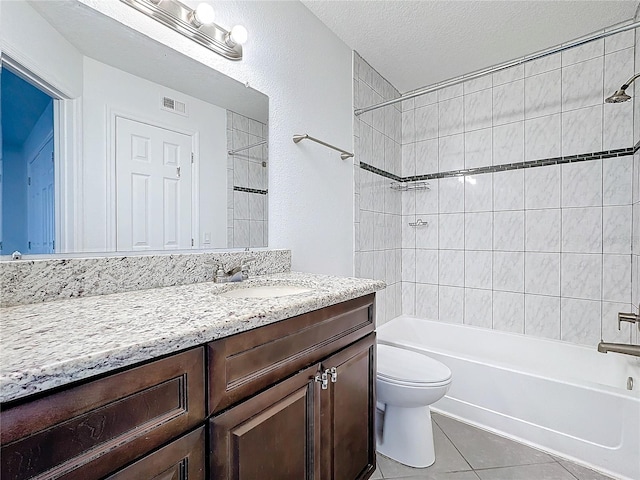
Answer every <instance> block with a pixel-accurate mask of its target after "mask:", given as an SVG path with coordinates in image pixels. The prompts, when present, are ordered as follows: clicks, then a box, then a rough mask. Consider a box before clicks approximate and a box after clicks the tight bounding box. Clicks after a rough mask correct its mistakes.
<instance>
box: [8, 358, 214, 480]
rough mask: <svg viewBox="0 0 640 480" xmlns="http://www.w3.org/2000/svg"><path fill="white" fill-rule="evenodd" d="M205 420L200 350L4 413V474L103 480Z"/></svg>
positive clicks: (13, 478)
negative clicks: (100, 479)
mask: <svg viewBox="0 0 640 480" xmlns="http://www.w3.org/2000/svg"><path fill="white" fill-rule="evenodd" d="M204 419H205V374H204V350H203V348H202V347H199V348H194V349H192V350H188V351H185V352H182V353H178V354H175V355H172V356H170V357H166V358H164V359H161V360H156V361H154V362H151V363H148V364H146V365H142V366H139V367H135V368H131V369H130V370H126V371H123V372H120V373H117V374H114V375H110V376H108V377H104V378H101V379H98V380H93V381H90V382H87V383H85V384H82V385H79V386H75V387H71V388H69V389H67V390H63V391H60V392H57V393H53V394H51V395H48V396H45V397H42V398H39V399H37V400H33V401H27V402H26V403H23V404H20V405H17V406H13V407H10V408H6V409H3V410H2V411H1V412H0V424H1V425H2V429H1V430H0V442H1V445H2V449H1V451H0V468H1V470H0V471H1V473H0V476H1V477H2V480H24V479H30V478H38V479H49V478H51V479H53V478H55V479H60V480H91V479H99V478H103V477H104V476H105V475H108V474H110V473H112V472H114V471H115V470H117V469H119V468H121V467H123V466H124V465H127V464H128V463H130V462H132V461H134V460H136V459H138V458H141V457H142V456H143V455H145V454H146V453H147V452H150V451H152V450H153V449H155V448H157V447H159V446H160V445H163V444H164V443H166V442H168V441H169V440H171V439H173V438H176V437H177V436H179V435H181V434H182V433H184V432H186V431H188V430H190V429H191V428H195V427H196V426H197V425H198V424H201V423H202V422H203V421H204Z"/></svg>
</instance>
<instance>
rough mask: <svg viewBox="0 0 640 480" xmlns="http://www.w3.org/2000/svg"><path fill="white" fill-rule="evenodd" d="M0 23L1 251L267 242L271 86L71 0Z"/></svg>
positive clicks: (19, 9)
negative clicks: (236, 75) (235, 75)
mask: <svg viewBox="0 0 640 480" xmlns="http://www.w3.org/2000/svg"><path fill="white" fill-rule="evenodd" d="M123 5H124V4H123ZM123 8H128V7H126V6H124V7H123ZM131 15H139V13H138V12H136V11H135V10H133V9H132V10H131ZM0 22H1V25H0V51H1V55H2V69H1V70H0V82H1V90H0V95H1V98H0V103H1V107H2V112H1V117H0V120H1V123H2V137H1V142H2V149H1V153H0V169H1V171H2V175H1V177H0V178H1V182H0V198H1V205H0V212H1V213H0V215H1V218H0V241H1V242H2V243H1V245H2V249H1V252H0V253H1V254H2V255H10V254H11V253H12V252H13V251H15V250H18V251H20V252H21V253H23V254H51V253H67V254H68V253H85V252H120V251H123V252H132V251H135V252H143V251H158V250H181V251H183V250H192V249H198V250H201V249H210V248H237V247H263V246H267V244H268V243H267V237H268V226H267V191H268V186H267V178H268V174H267V170H268V158H267V138H268V133H267V129H268V126H267V120H268V105H269V100H268V98H267V97H266V96H265V95H264V94H262V93H260V92H258V91H256V90H254V89H252V88H247V87H245V85H243V84H241V83H240V82H237V81H236V80H233V79H231V78H229V77H227V76H225V75H223V74H221V73H220V72H217V71H215V70H213V69H211V68H209V67H207V66H205V65H203V64H201V63H199V62H197V61H195V60H193V59H191V58H189V57H186V56H184V55H182V54H180V53H178V52H176V51H174V50H172V49H170V48H169V47H166V46H165V45H162V44H160V43H158V42H156V41H155V40H153V39H151V38H149V37H147V36H145V35H142V34H141V33H140V32H137V31H135V30H132V29H130V28H128V27H126V26H124V25H122V24H120V23H119V22H117V21H115V20H114V19H112V18H109V17H107V16H105V15H103V14H101V13H99V12H97V11H95V10H93V9H92V8H90V7H88V6H86V5H83V4H81V3H79V2H76V1H70V0H61V1H29V2H26V1H13V2H3V4H2V16H1V17H0ZM230 152H231V153H230Z"/></svg>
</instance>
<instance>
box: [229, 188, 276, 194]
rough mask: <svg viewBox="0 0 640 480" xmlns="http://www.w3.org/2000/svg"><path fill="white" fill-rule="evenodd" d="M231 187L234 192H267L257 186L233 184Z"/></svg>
mask: <svg viewBox="0 0 640 480" xmlns="http://www.w3.org/2000/svg"><path fill="white" fill-rule="evenodd" d="M233 189H234V190H235V191H236V192H247V193H258V194H260V195H266V194H267V192H268V190H258V189H257V188H247V187H236V186H234V187H233Z"/></svg>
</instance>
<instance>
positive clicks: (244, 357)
mask: <svg viewBox="0 0 640 480" xmlns="http://www.w3.org/2000/svg"><path fill="white" fill-rule="evenodd" d="M373 302H374V295H373V294H370V295H365V296H363V297H358V298H354V299H352V300H348V301H346V302H342V303H338V304H336V305H331V306H329V307H325V308H321V309H319V310H314V311H312V312H308V313H305V314H302V315H298V316H296V317H292V318H289V319H286V320H282V321H281V322H276V323H273V324H271V325H267V326H264V327H260V328H256V329H254V330H250V331H248V332H243V333H239V334H237V335H232V336H230V337H226V338H222V339H220V340H216V341H214V342H211V343H209V355H208V358H209V404H208V405H209V414H215V413H217V412H221V411H223V410H225V409H226V408H229V407H230V406H232V405H233V404H235V403H238V402H240V401H242V400H243V399H244V398H248V397H250V396H251V395H253V394H255V393H256V392H259V391H261V390H264V389H265V388H268V387H269V385H273V384H274V383H276V382H279V381H280V380H281V379H283V378H285V377H287V376H289V375H291V374H293V373H295V372H297V371H300V370H301V369H303V368H306V367H308V366H311V365H315V364H316V363H318V362H319V361H320V360H321V359H323V358H324V357H326V356H327V355H331V354H332V353H333V352H335V351H337V350H339V349H341V348H344V347H346V346H347V345H349V344H351V343H353V342H355V341H356V340H358V339H359V338H362V337H364V336H365V335H367V334H369V333H371V332H373V330H374V328H375V324H374V306H373V305H374V304H373Z"/></svg>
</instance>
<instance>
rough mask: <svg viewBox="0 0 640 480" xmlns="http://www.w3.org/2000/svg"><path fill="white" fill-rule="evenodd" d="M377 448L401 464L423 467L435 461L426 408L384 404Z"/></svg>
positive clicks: (429, 416)
mask: <svg viewBox="0 0 640 480" xmlns="http://www.w3.org/2000/svg"><path fill="white" fill-rule="evenodd" d="M377 450H378V452H379V453H381V454H382V455H384V456H385V457H389V458H391V459H393V460H395V461H397V462H400V463H402V464H404V465H408V466H410V467H415V468H425V467H428V466H430V465H433V463H434V462H435V461H436V454H435V449H434V446H433V427H432V425H431V410H430V409H429V407H428V406H427V407H418V408H402V407H394V406H393V405H386V408H385V412H384V420H383V428H382V433H381V435H378V442H377Z"/></svg>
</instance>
